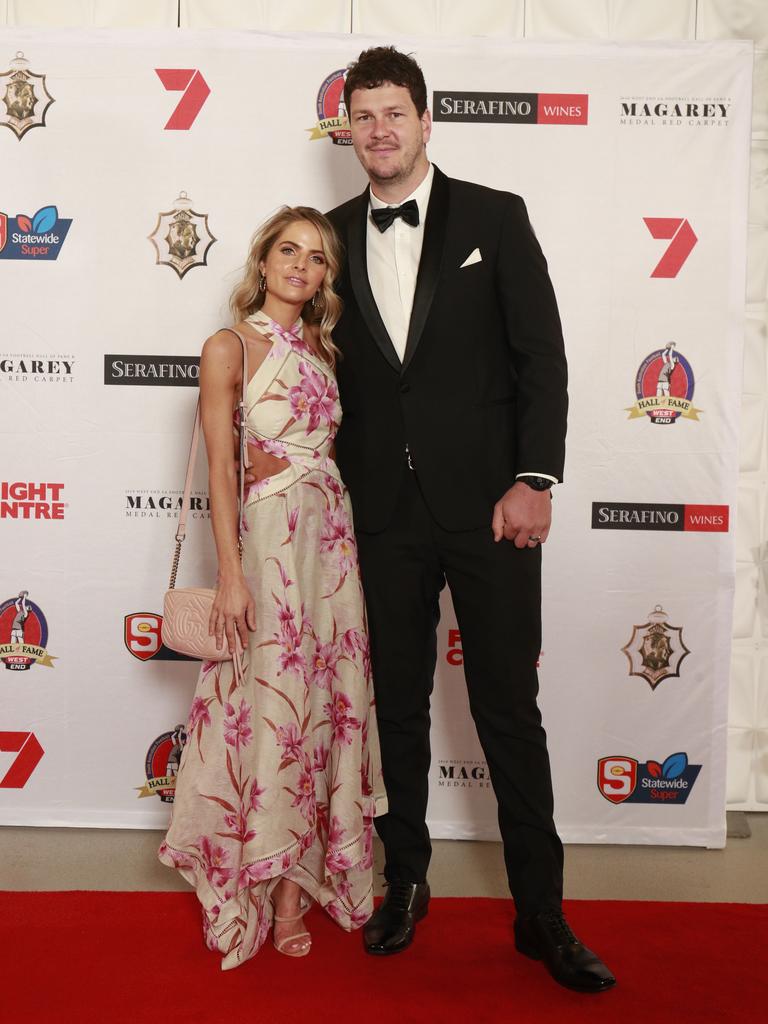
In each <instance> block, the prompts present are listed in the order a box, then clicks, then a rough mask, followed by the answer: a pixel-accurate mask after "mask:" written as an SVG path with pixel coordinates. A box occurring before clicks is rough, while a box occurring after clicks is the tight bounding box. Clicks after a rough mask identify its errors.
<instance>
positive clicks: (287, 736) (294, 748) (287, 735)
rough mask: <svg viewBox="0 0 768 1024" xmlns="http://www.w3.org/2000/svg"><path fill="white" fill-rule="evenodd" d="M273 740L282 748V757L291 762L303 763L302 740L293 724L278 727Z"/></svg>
mask: <svg viewBox="0 0 768 1024" xmlns="http://www.w3.org/2000/svg"><path fill="white" fill-rule="evenodd" d="M275 739H276V740H277V743H278V745H279V746H281V747H282V748H283V757H284V758H286V759H288V760H291V761H299V762H300V763H301V762H303V761H304V756H305V755H304V739H303V737H302V736H301V734H300V733H299V728H298V726H297V725H296V723H295V722H289V723H288V725H279V726H278V727H277V729H276V730H275Z"/></svg>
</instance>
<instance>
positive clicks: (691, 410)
mask: <svg viewBox="0 0 768 1024" xmlns="http://www.w3.org/2000/svg"><path fill="white" fill-rule="evenodd" d="M694 385H695V381H694V379H693V370H692V369H691V364H690V363H689V362H688V360H687V359H686V358H685V356H684V355H682V353H680V352H677V351H676V346H675V343H674V341H668V342H667V344H666V345H665V346H664V348H660V349H657V350H656V351H655V352H651V354H650V355H648V356H646V357H645V359H644V360H643V362H642V363H641V364H640V369H639V370H638V371H637V375H636V377H635V397H636V398H637V402H636V403H635V404H634V405H631V406H628V407H627V408H626V410H625V411H626V412H628V413H629V417H628V418H629V419H631V420H635V419H639V418H640V417H642V416H647V417H648V419H649V420H650V421H651V423H661V424H668V423H674V422H675V421H676V420H677V419H678V417H680V416H682V417H683V419H688V420H698V418H699V413H700V412H701V411H702V410H701V409H697V408H696V407H695V406H694V404H693V389H694Z"/></svg>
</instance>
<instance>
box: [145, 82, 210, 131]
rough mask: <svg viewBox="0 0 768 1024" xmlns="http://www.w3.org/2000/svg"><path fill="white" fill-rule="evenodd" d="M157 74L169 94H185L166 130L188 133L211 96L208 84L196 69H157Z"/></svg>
mask: <svg viewBox="0 0 768 1024" xmlns="http://www.w3.org/2000/svg"><path fill="white" fill-rule="evenodd" d="M155 73H156V75H157V77H158V78H159V79H160V81H161V82H162V83H163V85H164V86H165V88H166V89H167V90H168V92H183V93H184V95H183V96H182V97H181V99H180V100H179V102H178V104H177V106H176V109H175V110H174V112H173V113H172V114H171V116H170V118H169V119H168V124H167V125H166V126H165V130H166V131H169V130H170V131H187V130H188V129H190V128H191V127H192V125H193V123H194V120H195V118H196V117H197V115H198V114H199V113H200V111H201V109H202V106H203V104H204V103H205V101H206V100H207V99H208V97H209V96H210V93H211V90H210V89H209V88H208V83H207V82H206V80H205V79H204V78H203V76H202V75H201V74H200V72H199V71H198V70H197V69H196V68H155Z"/></svg>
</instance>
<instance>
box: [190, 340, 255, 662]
mask: <svg viewBox="0 0 768 1024" xmlns="http://www.w3.org/2000/svg"><path fill="white" fill-rule="evenodd" d="M242 351H243V350H242V347H241V345H240V342H239V341H238V339H237V338H236V337H235V336H234V335H233V334H230V333H229V332H228V331H219V332H218V333H217V334H214V335H213V336H212V337H210V338H209V339H208V340H207V341H206V343H205V345H204V346H203V354H202V357H201V359H200V406H201V413H202V424H203V433H204V435H205V447H206V451H207V453H208V482H209V484H208V486H209V492H210V498H211V521H212V525H213V536H214V540H215V542H216V554H217V556H218V562H219V574H218V582H217V588H216V599H215V601H214V603H213V611H212V612H211V619H210V622H209V626H208V632H209V633H210V634H211V636H215V637H216V647H217V648H218V649H219V650H221V648H222V645H223V642H224V636H225V635H226V638H227V645H228V648H229V651H230V653H233V652H234V649H235V632H236V631H237V633H238V634H239V636H240V641H241V643H242V645H243V647H246V646H247V645H248V629H249V628H250V629H255V628H256V609H255V606H254V602H253V597H252V596H251V593H250V591H249V590H248V586H247V584H246V582H245V577H244V576H243V570H242V565H241V562H240V553H239V551H238V546H237V538H238V522H237V474H236V472H235V466H234V463H233V461H232V413H233V410H234V406H235V394H239V391H240V387H241V381H242V377H241V374H242V363H243V355H242Z"/></svg>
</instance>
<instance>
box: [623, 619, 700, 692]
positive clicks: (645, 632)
mask: <svg viewBox="0 0 768 1024" xmlns="http://www.w3.org/2000/svg"><path fill="white" fill-rule="evenodd" d="M621 649H622V651H623V652H624V653H625V654H626V656H627V659H628V661H629V674H630V675H631V676H641V677H642V678H643V679H645V681H646V682H647V683H648V685H649V686H650V688H651V689H652V690H655V689H656V687H657V686H658V685H659V683H661V682H662V681H663V680H664V679H670V678H672V677H676V676H679V675H680V665H681V664H682V662H683V658H685V657H686V656H687V655H689V654H690V653H691V652H690V651H689V650H688V648H687V647H686V646H685V644H684V643H683V630H682V627H681V626H672V625H670V624H669V622H668V621H667V613H666V612H665V611H664V609H663V608H662V607H661V605H660V604H657V605H656V607H655V608H654V609H653V611H652V612H651V614H650V615H649V616H648V621H647V622H644V623H643V624H642V625H640V626H634V627H633V629H632V637H631V639H630V641H629V643H627V644H625V646H624V647H622V648H621Z"/></svg>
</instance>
